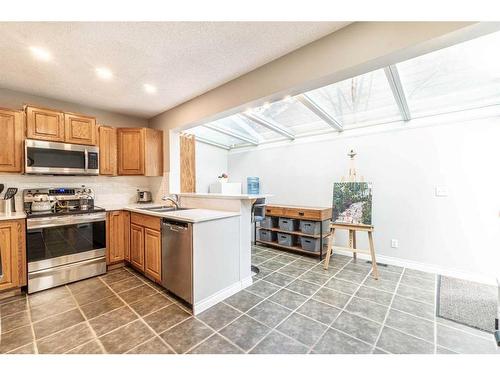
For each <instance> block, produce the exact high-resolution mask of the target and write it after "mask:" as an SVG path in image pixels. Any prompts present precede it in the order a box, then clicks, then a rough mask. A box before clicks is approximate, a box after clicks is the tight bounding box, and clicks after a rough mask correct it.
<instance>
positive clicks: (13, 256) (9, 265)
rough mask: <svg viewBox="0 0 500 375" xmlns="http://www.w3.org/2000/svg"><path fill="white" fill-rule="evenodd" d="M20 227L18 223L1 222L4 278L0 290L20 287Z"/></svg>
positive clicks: (0, 236)
mask: <svg viewBox="0 0 500 375" xmlns="http://www.w3.org/2000/svg"><path fill="white" fill-rule="evenodd" d="M19 231H20V227H19V226H18V225H17V223H16V222H12V221H0V253H1V257H2V274H3V276H2V278H0V290H5V289H11V288H16V287H18V286H20V284H21V283H20V281H21V280H20V270H21V267H20V257H19V256H20V253H21V252H20V251H19V246H20V242H19V239H20V236H21V233H19Z"/></svg>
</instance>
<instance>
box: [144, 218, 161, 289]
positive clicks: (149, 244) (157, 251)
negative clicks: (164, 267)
mask: <svg viewBox="0 0 500 375" xmlns="http://www.w3.org/2000/svg"><path fill="white" fill-rule="evenodd" d="M144 252H145V255H146V262H145V272H146V275H148V276H151V277H153V278H154V279H156V280H158V281H161V233H160V232H158V231H156V230H152V229H149V228H145V230H144Z"/></svg>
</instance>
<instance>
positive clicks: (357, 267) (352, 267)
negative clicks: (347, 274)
mask: <svg viewBox="0 0 500 375" xmlns="http://www.w3.org/2000/svg"><path fill="white" fill-rule="evenodd" d="M343 269H344V270H347V271H351V272H354V273H358V274H360V275H363V276H366V275H368V274H369V273H370V271H371V269H372V266H371V264H366V263H354V262H351V263H349V264H347V265H346V266H345V267H344V268H343Z"/></svg>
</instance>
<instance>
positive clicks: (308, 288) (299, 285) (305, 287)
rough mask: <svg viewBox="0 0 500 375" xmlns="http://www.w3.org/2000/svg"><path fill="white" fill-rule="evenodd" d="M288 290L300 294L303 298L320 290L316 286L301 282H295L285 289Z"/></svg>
mask: <svg viewBox="0 0 500 375" xmlns="http://www.w3.org/2000/svg"><path fill="white" fill-rule="evenodd" d="M286 288H287V289H288V290H291V291H293V292H296V293H299V294H302V295H304V296H308V297H309V296H312V295H313V294H314V293H316V291H317V290H318V289H319V288H320V286H319V285H317V284H312V283H309V282H307V281H303V280H295V281H294V282H293V283H291V284H290V285H288V286H287V287H286Z"/></svg>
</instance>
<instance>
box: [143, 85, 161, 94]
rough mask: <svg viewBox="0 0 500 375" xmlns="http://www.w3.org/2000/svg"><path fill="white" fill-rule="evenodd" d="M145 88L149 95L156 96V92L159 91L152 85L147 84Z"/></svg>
mask: <svg viewBox="0 0 500 375" xmlns="http://www.w3.org/2000/svg"><path fill="white" fill-rule="evenodd" d="M143 87H144V91H146V92H147V93H148V94H156V91H158V90H157V89H156V87H155V86H153V85H150V84H149V83H145V84H144V85H143Z"/></svg>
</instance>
